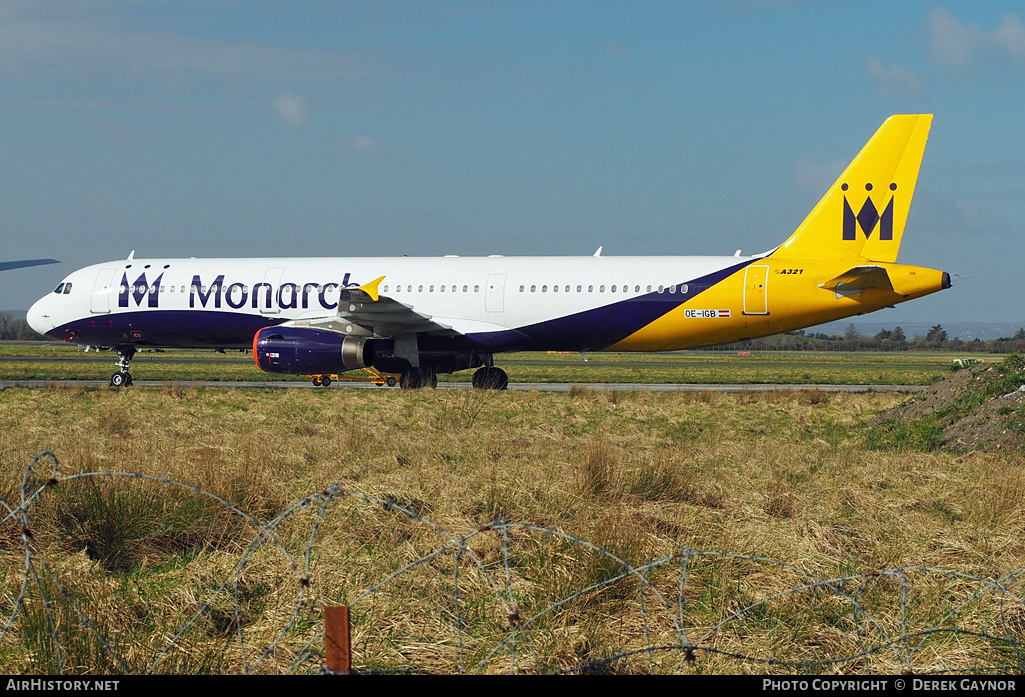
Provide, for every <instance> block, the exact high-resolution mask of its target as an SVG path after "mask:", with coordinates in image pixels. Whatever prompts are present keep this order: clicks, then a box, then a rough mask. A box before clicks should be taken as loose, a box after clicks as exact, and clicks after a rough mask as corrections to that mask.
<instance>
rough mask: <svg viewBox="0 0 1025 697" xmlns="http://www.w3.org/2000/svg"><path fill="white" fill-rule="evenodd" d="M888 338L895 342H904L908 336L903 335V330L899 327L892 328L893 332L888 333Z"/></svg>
mask: <svg viewBox="0 0 1025 697" xmlns="http://www.w3.org/2000/svg"><path fill="white" fill-rule="evenodd" d="M890 338H891V339H893V340H894V341H896V342H897V343H904V342H905V341H907V340H908V338H907V337H906V336H904V330H903V329H901V328H900V327H894V328H893V332H891V333H890Z"/></svg>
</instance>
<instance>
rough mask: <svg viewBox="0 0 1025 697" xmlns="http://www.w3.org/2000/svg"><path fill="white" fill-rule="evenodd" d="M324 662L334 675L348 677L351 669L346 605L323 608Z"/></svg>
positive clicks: (347, 607) (347, 609)
mask: <svg viewBox="0 0 1025 697" xmlns="http://www.w3.org/2000/svg"><path fill="white" fill-rule="evenodd" d="M324 660H325V663H326V664H327V669H328V670H330V671H331V672H332V673H334V674H335V675H348V674H349V671H350V670H351V669H352V653H351V651H350V649H349V606H348V605H326V606H325V607H324Z"/></svg>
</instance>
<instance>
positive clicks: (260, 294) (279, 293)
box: [189, 273, 359, 310]
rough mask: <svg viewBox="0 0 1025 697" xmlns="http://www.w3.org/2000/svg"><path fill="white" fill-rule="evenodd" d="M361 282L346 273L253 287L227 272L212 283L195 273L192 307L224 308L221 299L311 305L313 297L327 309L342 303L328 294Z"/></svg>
mask: <svg viewBox="0 0 1025 697" xmlns="http://www.w3.org/2000/svg"><path fill="white" fill-rule="evenodd" d="M358 287H359V284H358V283H352V282H350V281H349V274H348V273H346V274H345V276H344V277H343V278H342V282H341V283H282V284H281V285H279V286H277V287H275V286H272V285H271V284H270V283H256V284H254V285H253V286H252V287H250V286H249V285H247V284H245V283H241V282H237V283H231V284H226V283H225V282H224V274H220V275H218V276H217V278H215V279H214V281H213V283H211V284H210V285H209V286H207V285H206V284H204V283H203V279H202V278H200V276H199V274H196V275H194V276H193V277H192V286H191V287H190V288H189V307H190V308H195V307H203V308H206V307H207V305H208V304H209V305H210V307H212V308H214V309H220V307H221V301H222V299H223V301H224V304H225V305H227V306H228V307H230V308H232V309H234V310H238V309H241V308H243V307H245V306H246V305H247V304H249V305H251V306H252V308H253V309H257V308H272V307H278V308H281V309H282V310H294V309H298V308H300V307H301V308H302V309H307V308H309V307H310V306H311V305H312V304H313V298H316V300H317V301H318V302H319V303H320V306H321V307H322V308H324V309H325V310H333V309H335V308H336V307H338V302H337V301H334V300H330V299H329V298H328V297H327V295H328V294H333V292H334V291H337V290H338V289H339V288H358Z"/></svg>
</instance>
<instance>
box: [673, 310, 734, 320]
mask: <svg viewBox="0 0 1025 697" xmlns="http://www.w3.org/2000/svg"><path fill="white" fill-rule="evenodd" d="M683 316H684V317H687V318H688V319H689V318H700V319H716V318H719V317H729V316H730V311H729V310H684V311H683Z"/></svg>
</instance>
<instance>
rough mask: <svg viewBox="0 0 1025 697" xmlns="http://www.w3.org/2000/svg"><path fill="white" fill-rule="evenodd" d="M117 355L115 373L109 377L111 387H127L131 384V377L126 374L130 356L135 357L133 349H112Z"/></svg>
mask: <svg viewBox="0 0 1025 697" xmlns="http://www.w3.org/2000/svg"><path fill="white" fill-rule="evenodd" d="M114 352H115V353H116V354H117V368H118V370H117V372H116V373H114V374H113V375H111V376H110V386H111V387H122V386H124V387H127V386H129V385H131V384H132V375H131V373H129V372H128V367H129V365H131V362H132V356H134V355H135V347H134V346H131V345H127V346H117V347H115V348H114Z"/></svg>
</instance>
